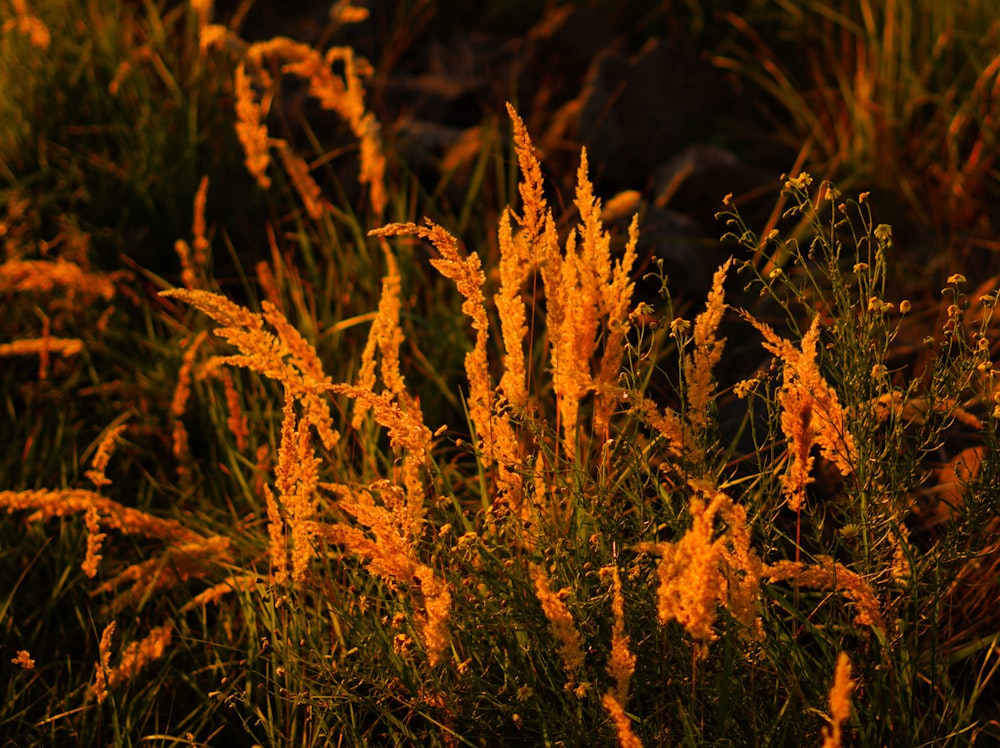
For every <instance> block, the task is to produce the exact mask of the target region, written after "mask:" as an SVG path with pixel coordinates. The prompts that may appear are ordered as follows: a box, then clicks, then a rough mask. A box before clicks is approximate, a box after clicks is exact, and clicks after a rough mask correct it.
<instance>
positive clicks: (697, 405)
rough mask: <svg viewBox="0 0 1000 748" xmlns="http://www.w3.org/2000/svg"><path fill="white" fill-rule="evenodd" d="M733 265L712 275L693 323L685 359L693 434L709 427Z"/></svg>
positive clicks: (723, 339) (723, 267)
mask: <svg viewBox="0 0 1000 748" xmlns="http://www.w3.org/2000/svg"><path fill="white" fill-rule="evenodd" d="M732 264H733V260H732V258H729V259H728V260H726V262H725V263H724V264H723V265H722V267H720V268H719V269H718V270H716V271H715V276H714V277H713V279H712V289H711V291H709V294H708V303H707V304H706V306H705V311H703V312H702V313H701V314H699V315H698V317H697V318H696V319H695V321H694V350H693V351H692V352H691V354H690V355H688V356H687V357H685V359H684V381H685V383H686V385H687V400H688V402H687V405H688V411H687V419H688V423H689V424H690V425H691V428H692V429H693V430H694V431H696V432H700V431H704V430H705V429H706V428H707V426H708V406H709V404H710V403H711V401H712V395H713V387H712V369H714V368H715V366H716V364H718V363H719V360H720V359H721V358H722V348H723V346H724V345H725V344H726V340H725V338H721V339H720V338H718V337H717V332H718V329H719V323H720V322H721V321H722V315H723V313H724V312H725V311H726V304H725V301H724V300H723V298H724V290H723V283H725V281H726V273H727V272H728V271H729V268H730V267H731V266H732Z"/></svg>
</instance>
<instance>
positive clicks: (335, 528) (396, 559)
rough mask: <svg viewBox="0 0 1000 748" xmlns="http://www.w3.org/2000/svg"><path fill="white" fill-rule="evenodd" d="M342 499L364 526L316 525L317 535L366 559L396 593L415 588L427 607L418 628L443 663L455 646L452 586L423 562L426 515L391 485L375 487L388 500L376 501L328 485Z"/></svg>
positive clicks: (434, 658) (432, 656)
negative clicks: (419, 549)
mask: <svg viewBox="0 0 1000 748" xmlns="http://www.w3.org/2000/svg"><path fill="white" fill-rule="evenodd" d="M325 487H326V488H328V489H330V490H332V491H334V492H335V493H337V494H338V495H339V496H340V498H341V500H340V501H339V502H338V503H337V506H338V508H340V509H341V510H343V511H344V512H345V513H347V514H348V515H350V516H351V517H352V518H353V519H354V520H355V521H356V522H357V525H358V526H352V525H348V524H346V523H338V524H335V525H330V524H321V523H313V526H312V528H311V530H312V532H313V533H314V535H315V536H316V537H317V538H318V539H320V540H322V541H324V542H327V543H336V544H339V545H342V546H344V547H345V548H347V549H348V550H349V551H350V552H351V553H353V554H354V555H356V556H358V557H359V558H361V559H363V560H364V561H365V564H366V566H367V568H368V571H369V572H371V573H372V574H374V575H375V576H377V577H379V578H380V579H382V581H383V582H385V583H386V584H387V585H388V586H389V587H390V588H392V589H409V590H410V591H411V592H412V594H413V595H415V596H417V597H418V602H419V603H420V604H419V605H416V604H415V605H414V608H422V609H423V612H422V613H421V614H419V615H418V621H417V626H418V629H419V631H420V633H421V637H422V639H423V642H424V648H425V649H426V651H427V659H428V662H429V663H430V664H431V665H432V666H433V665H436V664H437V663H438V662H440V660H441V658H442V657H443V656H444V653H445V651H446V649H447V645H448V642H449V635H448V628H447V620H448V615H449V613H450V611H451V592H450V590H449V588H448V584H447V583H446V582H445V581H443V580H442V579H441V578H440V577H438V576H437V575H436V574H435V572H434V570H433V569H432V568H430V567H429V566H427V565H426V564H424V563H423V562H421V561H420V559H419V558H418V556H417V553H416V542H417V539H418V537H419V534H420V533H421V532H422V531H423V527H424V525H423V517H422V512H421V510H420V509H418V508H417V507H415V506H414V505H413V502H412V497H411V496H410V495H409V494H408V492H406V491H404V490H403V489H401V488H400V487H398V486H394V485H392V484H390V483H389V482H388V481H380V482H379V483H377V484H375V485H373V486H372V487H371V488H372V489H373V490H374V491H377V492H378V493H379V495H380V497H381V499H382V501H381V503H377V502H376V501H375V498H374V496H373V495H372V492H371V491H358V490H354V489H352V488H350V487H348V486H333V485H327V486H325Z"/></svg>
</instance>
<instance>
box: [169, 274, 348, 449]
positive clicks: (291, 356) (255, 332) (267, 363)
mask: <svg viewBox="0 0 1000 748" xmlns="http://www.w3.org/2000/svg"><path fill="white" fill-rule="evenodd" d="M160 295H161V296H167V297H171V298H176V299H179V300H181V301H183V302H185V303H188V304H190V305H191V306H193V307H195V308H196V309H198V310H200V311H201V312H203V313H205V314H207V315H208V316H209V317H211V318H212V319H213V320H215V321H216V322H217V323H218V324H219V325H220V327H218V328H217V329H216V330H215V334H216V335H217V336H218V337H220V338H222V339H223V340H225V341H227V342H228V343H230V344H231V345H233V346H235V347H236V348H238V349H239V351H240V354H239V355H233V356H219V357H216V358H215V359H213V361H214V363H215V364H217V365H230V366H240V367H244V368H248V369H251V370H253V371H256V372H257V373H258V374H262V375H263V376H266V377H268V378H269V379H275V380H277V381H279V382H281V384H282V385H283V386H284V387H285V393H286V396H290V397H293V398H295V399H296V400H298V401H299V402H300V403H301V406H302V418H303V420H304V421H305V422H306V423H307V424H308V425H310V426H312V427H313V428H315V429H316V433H317V435H318V436H319V437H320V440H321V441H322V443H323V446H324V447H326V448H327V449H332V448H333V446H334V445H335V444H336V443H337V440H338V439H339V438H340V437H339V434H338V433H337V432H336V430H335V429H334V428H333V419H332V417H331V415H330V408H329V406H328V405H327V403H326V402H325V401H324V400H323V398H322V396H321V395H322V393H323V392H325V391H327V390H329V389H330V387H331V386H332V385H331V382H330V378H329V377H328V376H327V375H326V374H324V373H323V365H322V363H321V362H320V360H319V356H318V355H317V354H316V351H315V349H314V348H313V347H312V346H311V345H310V344H309V343H308V342H307V341H306V340H305V338H303V337H302V335H301V333H299V332H298V331H297V330H296V329H295V328H294V327H292V325H291V324H290V323H289V322H288V320H287V319H286V318H285V316H284V315H283V314H281V312H280V311H278V309H277V308H276V307H275V306H274V305H273V304H271V303H270V302H268V301H265V302H263V303H262V304H261V306H262V308H263V310H264V311H263V314H255V313H253V312H251V311H249V310H248V309H244V308H243V307H241V306H239V305H238V304H234V303H233V302H231V301H229V300H228V299H226V298H225V297H223V296H219V295H218V294H213V293H209V292H208V291H198V290H195V291H192V290H188V289H180V288H178V289H171V290H169V291H163V292H161V294H160ZM265 323H267V324H270V325H271V326H272V327H273V328H274V330H275V332H274V333H271V332H268V331H267V330H266V329H265Z"/></svg>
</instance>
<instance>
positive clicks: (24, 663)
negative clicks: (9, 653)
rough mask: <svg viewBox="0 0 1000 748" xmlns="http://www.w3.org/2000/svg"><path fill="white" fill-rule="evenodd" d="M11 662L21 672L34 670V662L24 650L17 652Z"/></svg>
mask: <svg viewBox="0 0 1000 748" xmlns="http://www.w3.org/2000/svg"><path fill="white" fill-rule="evenodd" d="M11 662H12V663H14V664H15V665H17V666H18V667H19V668H22V669H23V670H34V669H35V661H34V660H33V659H32V658H31V653H30V652H29V651H28V650H26V649H21V650H18V652H17V654H16V655H14V657H13V659H11Z"/></svg>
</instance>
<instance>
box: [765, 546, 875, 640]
mask: <svg viewBox="0 0 1000 748" xmlns="http://www.w3.org/2000/svg"><path fill="white" fill-rule="evenodd" d="M764 575H765V577H766V578H767V581H769V582H772V583H773V582H783V581H785V580H786V579H787V580H791V581H793V582H794V583H795V584H798V585H801V586H803V587H810V588H812V589H819V590H836V591H838V592H840V593H842V594H843V595H844V597H846V598H847V599H848V600H851V601H853V602H854V606H855V614H854V621H855V623H857V624H859V625H861V626H870V627H872V628H877V629H880V630H882V631H884V630H885V623H884V622H883V620H882V613H881V609H880V606H879V603H878V599H877V598H876V597H875V593H874V591H873V590H872V588H871V586H870V585H869V584H868V583H867V582H866V581H865V580H864V579H863V578H862V577H861V576H859V575H858V574H856V573H855V572H853V571H851V570H850V569H848V568H847V567H846V566H844V565H843V564H841V563H838V562H837V561H834V560H833V559H832V558H830V557H829V556H817V557H816V563H815V564H806V563H802V562H800V561H778V562H777V563H775V564H772V565H771V566H768V567H767V568H766V569H765V572H764Z"/></svg>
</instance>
